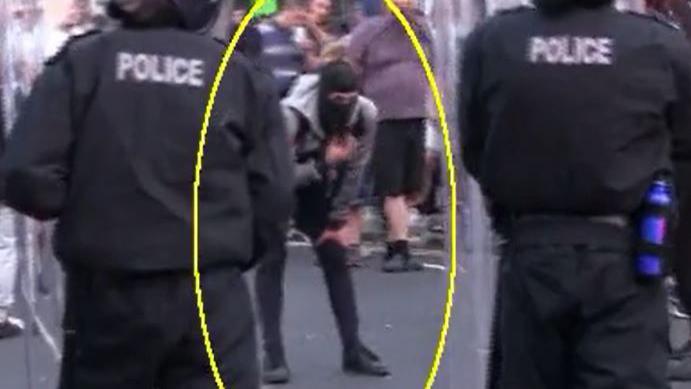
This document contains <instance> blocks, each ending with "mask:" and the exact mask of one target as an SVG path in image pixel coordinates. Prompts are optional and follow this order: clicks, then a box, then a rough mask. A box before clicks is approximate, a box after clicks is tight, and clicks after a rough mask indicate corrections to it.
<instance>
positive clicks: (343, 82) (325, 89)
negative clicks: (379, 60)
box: [317, 61, 358, 137]
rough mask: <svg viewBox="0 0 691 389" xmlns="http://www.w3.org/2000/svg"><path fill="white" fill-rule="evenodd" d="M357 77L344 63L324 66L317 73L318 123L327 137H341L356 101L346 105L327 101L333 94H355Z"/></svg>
mask: <svg viewBox="0 0 691 389" xmlns="http://www.w3.org/2000/svg"><path fill="white" fill-rule="evenodd" d="M357 91H358V77H357V74H356V73H355V70H354V69H353V67H352V66H351V65H350V64H349V63H348V62H345V61H335V62H330V63H328V64H326V65H324V66H323V67H322V68H321V70H320V72H319V97H318V98H319V101H318V102H317V110H318V112H319V123H320V124H321V127H322V129H323V130H324V133H325V135H326V136H327V137H331V136H334V135H342V131H344V130H345V129H346V128H345V126H346V125H347V124H348V119H350V117H351V115H352V113H353V109H354V108H355V103H356V102H357V99H353V100H352V101H351V102H350V103H348V104H339V103H335V102H333V101H331V100H329V94H331V93H333V92H357Z"/></svg>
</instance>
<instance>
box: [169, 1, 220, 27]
mask: <svg viewBox="0 0 691 389" xmlns="http://www.w3.org/2000/svg"><path fill="white" fill-rule="evenodd" d="M169 1H171V2H172V3H173V4H174V5H175V8H176V9H177V10H178V12H179V14H180V16H181V17H182V20H183V24H184V27H185V28H186V29H188V30H193V31H205V30H208V29H209V28H211V27H212V25H213V24H214V22H215V21H216V18H218V15H219V11H220V9H221V3H223V1H222V0H169Z"/></svg>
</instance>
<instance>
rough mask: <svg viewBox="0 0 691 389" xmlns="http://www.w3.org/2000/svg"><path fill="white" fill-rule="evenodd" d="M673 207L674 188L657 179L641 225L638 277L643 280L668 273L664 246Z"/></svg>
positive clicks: (637, 263) (648, 193)
mask: <svg viewBox="0 0 691 389" xmlns="http://www.w3.org/2000/svg"><path fill="white" fill-rule="evenodd" d="M671 207H672V185H671V183H670V182H669V181H667V180H665V179H661V178H660V179H656V180H655V181H653V183H652V185H651V186H650V188H649V189H648V192H647V193H646V196H645V204H644V206H643V213H642V215H641V219H640V225H639V250H638V253H637V255H636V259H635V261H636V262H635V266H636V273H637V274H638V276H639V277H641V278H643V279H659V278H662V277H663V276H664V272H665V243H666V237H667V232H668V230H669V220H670V210H671Z"/></svg>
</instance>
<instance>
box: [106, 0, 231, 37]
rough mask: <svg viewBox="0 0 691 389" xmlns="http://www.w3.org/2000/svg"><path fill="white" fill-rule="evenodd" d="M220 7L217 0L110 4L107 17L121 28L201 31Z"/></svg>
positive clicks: (141, 0) (139, 0) (132, 0)
mask: <svg viewBox="0 0 691 389" xmlns="http://www.w3.org/2000/svg"><path fill="white" fill-rule="evenodd" d="M220 4H221V0H110V2H109V3H108V14H109V15H110V16H111V17H113V18H115V19H118V20H120V21H122V22H123V24H125V25H135V26H161V25H165V26H176V27H180V28H183V29H186V30H192V31H203V30H205V29H207V28H209V27H210V26H211V25H212V24H213V22H214V20H215V19H216V17H217V16H218V12H219V8H220Z"/></svg>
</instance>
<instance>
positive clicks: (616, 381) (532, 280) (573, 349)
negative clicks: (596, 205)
mask: <svg viewBox="0 0 691 389" xmlns="http://www.w3.org/2000/svg"><path fill="white" fill-rule="evenodd" d="M631 235H632V234H631V231H630V230H628V229H624V228H620V227H616V226H610V225H606V224H595V223H592V222H586V221H575V220H565V219H564V220H554V221H552V222H539V223H538V222H533V223H521V224H520V225H516V226H515V227H514V228H512V231H511V239H510V240H509V244H508V245H507V246H506V247H505V248H504V250H503V251H504V252H503V255H502V257H503V260H502V265H501V267H502V270H501V277H500V291H501V292H500V295H501V297H500V301H499V304H500V316H499V326H498V330H499V337H498V339H497V340H498V341H499V344H501V345H502V348H501V356H500V362H499V364H500V373H499V375H500V376H499V383H500V385H499V388H501V389H553V388H560V389H561V388H564V389H595V388H603V389H604V388H630V389H633V388H636V389H659V388H667V377H666V370H667V361H668V344H667V339H668V327H667V305H666V295H665V289H664V288H663V285H662V283H661V282H660V281H657V282H654V283H641V282H639V281H637V280H636V277H635V274H634V270H633V264H632V259H631V252H632V248H633V239H632V238H631ZM493 360H494V361H495V363H496V362H497V360H496V359H495V358H493Z"/></svg>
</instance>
